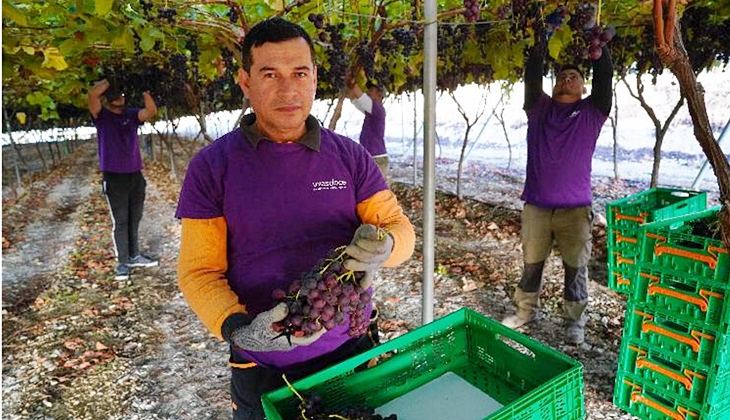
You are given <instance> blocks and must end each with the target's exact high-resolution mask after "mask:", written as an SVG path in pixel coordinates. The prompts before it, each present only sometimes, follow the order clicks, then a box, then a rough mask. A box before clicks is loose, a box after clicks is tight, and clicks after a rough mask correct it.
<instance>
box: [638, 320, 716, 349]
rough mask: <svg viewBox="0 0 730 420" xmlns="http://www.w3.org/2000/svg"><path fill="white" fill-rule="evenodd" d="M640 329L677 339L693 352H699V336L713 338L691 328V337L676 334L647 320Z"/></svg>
mask: <svg viewBox="0 0 730 420" xmlns="http://www.w3.org/2000/svg"><path fill="white" fill-rule="evenodd" d="M641 331H642V332H645V333H648V332H655V333H657V334H661V335H663V336H665V337H669V338H672V339H674V340H677V341H679V342H680V343H683V344H686V345H688V346H690V347H691V348H692V350H693V351H694V352H695V353H699V351H700V337H704V338H706V339H708V340H712V339H714V337H712V336H710V335H707V334H703V333H701V332H699V331H694V330H692V332H690V334H691V335H692V337H691V338H690V337H687V336H684V335H682V334H678V333H676V332H674V331H670V330H668V329H666V328H663V327H660V326H659V325H656V324H653V323H651V322H648V321H644V323H643V324H642V325H641Z"/></svg>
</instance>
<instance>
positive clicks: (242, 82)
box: [238, 67, 249, 98]
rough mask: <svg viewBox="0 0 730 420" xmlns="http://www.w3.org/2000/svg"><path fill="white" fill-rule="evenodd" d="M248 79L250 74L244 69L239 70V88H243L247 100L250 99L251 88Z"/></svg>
mask: <svg viewBox="0 0 730 420" xmlns="http://www.w3.org/2000/svg"><path fill="white" fill-rule="evenodd" d="M248 79H249V77H248V73H247V72H246V70H244V69H243V67H241V68H240V69H238V86H239V87H240V88H241V91H242V92H243V96H245V97H247V98H248V97H249V96H248V88H249V85H248V83H249V80H248Z"/></svg>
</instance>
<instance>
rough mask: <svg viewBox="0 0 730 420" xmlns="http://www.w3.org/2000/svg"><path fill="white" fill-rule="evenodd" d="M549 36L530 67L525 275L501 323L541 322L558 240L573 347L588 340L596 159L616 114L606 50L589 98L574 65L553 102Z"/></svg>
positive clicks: (562, 76) (565, 71)
mask: <svg viewBox="0 0 730 420" xmlns="http://www.w3.org/2000/svg"><path fill="white" fill-rule="evenodd" d="M546 50H547V46H546V41H545V39H544V37H543V39H541V40H537V41H536V43H535V47H533V50H532V53H531V54H530V57H529V59H528V61H527V63H526V64H525V104H524V109H525V112H526V113H527V179H526V182H525V188H524V191H523V193H522V199H523V200H524V201H525V206H524V209H523V211H522V232H521V237H522V251H523V260H524V271H523V275H522V279H521V281H520V283H519V285H518V286H517V289H516V290H515V295H514V301H515V305H516V313H515V314H514V315H511V316H509V317H507V318H505V319H504V320H503V321H502V323H503V324H504V325H507V326H508V327H510V328H519V327H521V326H522V325H524V324H526V323H528V322H531V321H534V320H536V319H538V318H539V317H540V313H539V310H540V290H541V286H542V272H543V267H544V265H545V260H546V259H547V257H548V256H549V255H550V251H551V250H552V247H553V242H556V244H557V247H558V249H559V250H560V254H561V257H562V260H563V268H564V271H565V289H564V294H563V298H564V301H563V303H564V307H563V310H564V318H565V320H566V338H567V341H568V342H569V343H572V344H576V345H578V344H581V343H583V341H584V340H585V323H586V316H585V310H586V308H587V306H588V269H587V264H588V260H589V259H590V256H591V244H592V231H591V223H592V219H593V212H592V211H591V160H592V156H593V152H594V150H595V148H596V142H597V141H598V135H599V134H600V132H601V127H602V126H603V123H604V122H605V121H606V119H607V118H608V114H609V112H610V111H611V100H612V84H611V78H612V76H613V67H612V64H611V56H610V54H609V51H608V48H606V47H603V52H602V55H601V57H600V58H599V59H597V60H594V61H593V87H592V91H591V95H590V96H588V97H587V98H585V99H584V98H583V94H585V93H586V88H585V86H584V79H583V73H582V72H581V70H580V69H579V68H578V67H576V66H574V65H565V66H563V67H562V68H561V69H560V71H559V72H558V74H557V80H556V82H555V86H554V88H553V92H552V97H551V96H548V95H547V94H546V93H545V92H544V91H543V90H542V77H543V59H544V54H545V51H546Z"/></svg>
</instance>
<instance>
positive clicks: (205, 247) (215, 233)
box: [177, 217, 246, 338]
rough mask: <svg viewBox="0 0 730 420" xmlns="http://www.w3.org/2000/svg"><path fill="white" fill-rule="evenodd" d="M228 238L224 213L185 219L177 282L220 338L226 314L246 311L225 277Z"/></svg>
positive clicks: (227, 315) (186, 297)
mask: <svg viewBox="0 0 730 420" xmlns="http://www.w3.org/2000/svg"><path fill="white" fill-rule="evenodd" d="M226 238H227V224H226V220H225V219H224V218H223V217H216V218H214V219H187V218H183V219H182V239H181V241H180V256H179V259H178V266H177V275H178V285H179V287H180V290H181V291H182V294H183V297H185V300H186V301H187V302H188V305H190V308H191V309H192V310H193V312H195V314H196V315H198V317H199V318H200V320H201V321H202V322H203V324H205V326H206V327H208V329H209V330H210V332H211V333H213V335H215V336H216V337H218V338H222V335H221V326H222V325H223V321H225V320H226V318H228V317H229V316H230V315H231V314H234V313H245V312H246V307H245V306H244V305H242V304H241V303H239V302H238V296H237V295H236V293H235V292H234V291H233V290H232V289H231V287H230V286H229V285H228V280H227V279H226V277H225V272H226V270H227V269H228V260H227V256H226V245H227V244H226Z"/></svg>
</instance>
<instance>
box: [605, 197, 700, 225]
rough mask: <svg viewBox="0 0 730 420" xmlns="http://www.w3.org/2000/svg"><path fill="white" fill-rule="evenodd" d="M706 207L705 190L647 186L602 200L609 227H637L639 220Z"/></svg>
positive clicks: (664, 217) (671, 215)
mask: <svg viewBox="0 0 730 420" xmlns="http://www.w3.org/2000/svg"><path fill="white" fill-rule="evenodd" d="M706 208H707V193H706V192H703V191H693V190H681V189H674V188H651V189H649V190H646V191H642V192H640V193H637V194H634V195H630V196H628V197H626V198H622V199H620V200H616V201H612V202H610V203H608V204H606V222H607V225H608V227H609V228H618V229H625V228H629V229H638V228H639V226H640V225H642V224H643V223H649V222H654V221H657V220H664V219H668V218H671V217H676V216H681V215H684V214H689V213H694V212H697V211H701V210H704V209H706Z"/></svg>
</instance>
